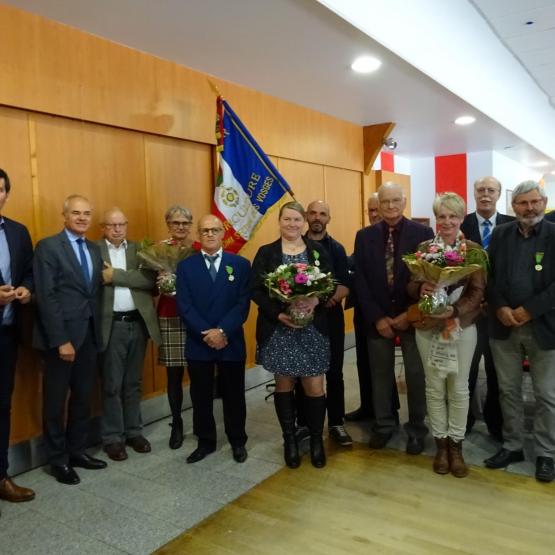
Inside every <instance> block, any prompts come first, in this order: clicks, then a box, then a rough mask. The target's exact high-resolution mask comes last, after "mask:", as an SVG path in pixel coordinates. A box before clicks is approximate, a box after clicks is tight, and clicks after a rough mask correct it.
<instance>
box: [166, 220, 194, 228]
mask: <svg viewBox="0 0 555 555" xmlns="http://www.w3.org/2000/svg"><path fill="white" fill-rule="evenodd" d="M168 225H171V226H172V227H189V226H190V225H193V222H181V221H178V220H172V221H171V222H168Z"/></svg>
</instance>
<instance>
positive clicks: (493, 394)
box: [461, 177, 514, 440]
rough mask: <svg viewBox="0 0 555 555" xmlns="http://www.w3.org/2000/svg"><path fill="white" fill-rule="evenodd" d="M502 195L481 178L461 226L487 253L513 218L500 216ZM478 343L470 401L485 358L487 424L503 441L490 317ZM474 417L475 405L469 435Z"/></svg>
mask: <svg viewBox="0 0 555 555" xmlns="http://www.w3.org/2000/svg"><path fill="white" fill-rule="evenodd" d="M500 195H501V183H499V181H498V180H497V179H495V177H482V178H481V179H478V180H477V181H476V182H475V183H474V199H475V200H476V212H472V213H471V214H468V215H467V216H466V218H465V219H464V221H463V223H462V225H461V231H462V232H463V233H464V236H465V237H466V238H467V239H470V240H471V241H474V242H475V243H478V244H479V245H482V247H483V248H484V249H485V250H488V247H489V242H490V240H491V233H492V231H493V230H494V229H495V227H496V226H498V225H501V224H505V223H507V222H511V221H513V220H514V218H513V217H512V216H506V215H505V214H500V213H499V212H497V201H498V200H499V197H500ZM476 331H477V332H478V341H477V343H476V350H475V351H474V357H473V358H472V364H471V366H470V376H469V380H468V382H469V384H468V385H469V389H470V398H471V399H472V396H473V395H474V390H475V389H476V382H477V380H478V370H479V366H480V360H481V358H482V355H483V356H484V368H485V371H486V379H487V394H486V400H485V402H484V408H483V414H484V421H485V423H486V425H487V427H488V431H489V433H490V435H491V436H492V437H494V438H495V439H498V440H501V437H502V434H501V429H502V427H503V417H502V415H501V406H500V405H499V386H498V385H497V374H496V373H495V366H494V364H493V357H492V355H491V349H490V347H489V335H488V320H487V317H486V316H485V315H484V317H481V318H479V319H478V320H477V321H476ZM474 421H475V417H474V415H473V414H472V404H471V406H470V408H469V410H468V421H467V426H466V431H467V432H470V430H471V429H472V426H473V425H474Z"/></svg>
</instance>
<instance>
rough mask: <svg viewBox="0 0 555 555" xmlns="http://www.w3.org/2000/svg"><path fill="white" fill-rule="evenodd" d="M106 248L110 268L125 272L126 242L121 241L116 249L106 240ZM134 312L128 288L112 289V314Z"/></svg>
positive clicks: (134, 307)
mask: <svg viewBox="0 0 555 555" xmlns="http://www.w3.org/2000/svg"><path fill="white" fill-rule="evenodd" d="M106 246H107V247H108V255H109V256H110V264H111V265H112V268H117V269H118V270H127V259H126V255H125V252H126V250H127V241H122V242H121V244H120V246H119V247H116V246H115V245H113V244H112V243H110V241H107V240H106ZM131 310H136V306H135V303H134V302H133V297H132V295H131V290H130V289H129V287H119V286H115V287H114V312H130V311H131Z"/></svg>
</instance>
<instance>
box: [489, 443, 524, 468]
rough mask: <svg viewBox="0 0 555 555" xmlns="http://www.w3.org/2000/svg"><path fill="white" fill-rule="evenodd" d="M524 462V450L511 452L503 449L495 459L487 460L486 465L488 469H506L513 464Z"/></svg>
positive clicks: (494, 456) (496, 454)
mask: <svg viewBox="0 0 555 555" xmlns="http://www.w3.org/2000/svg"><path fill="white" fill-rule="evenodd" d="M523 460H524V452H523V451H522V449H519V450H518V451H509V450H508V449H505V448H504V447H503V448H502V449H500V450H499V451H497V453H495V455H493V457H490V458H489V459H486V460H485V461H484V463H485V465H486V466H487V467H488V468H505V467H506V466H509V465H510V464H512V463H517V462H522V461H523Z"/></svg>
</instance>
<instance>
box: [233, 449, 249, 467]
mask: <svg viewBox="0 0 555 555" xmlns="http://www.w3.org/2000/svg"><path fill="white" fill-rule="evenodd" d="M231 451H232V452H233V460H234V461H237V462H238V463H243V462H245V461H246V460H247V457H248V453H247V450H246V449H245V447H244V446H243V445H240V446H239V447H232V448H231Z"/></svg>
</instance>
